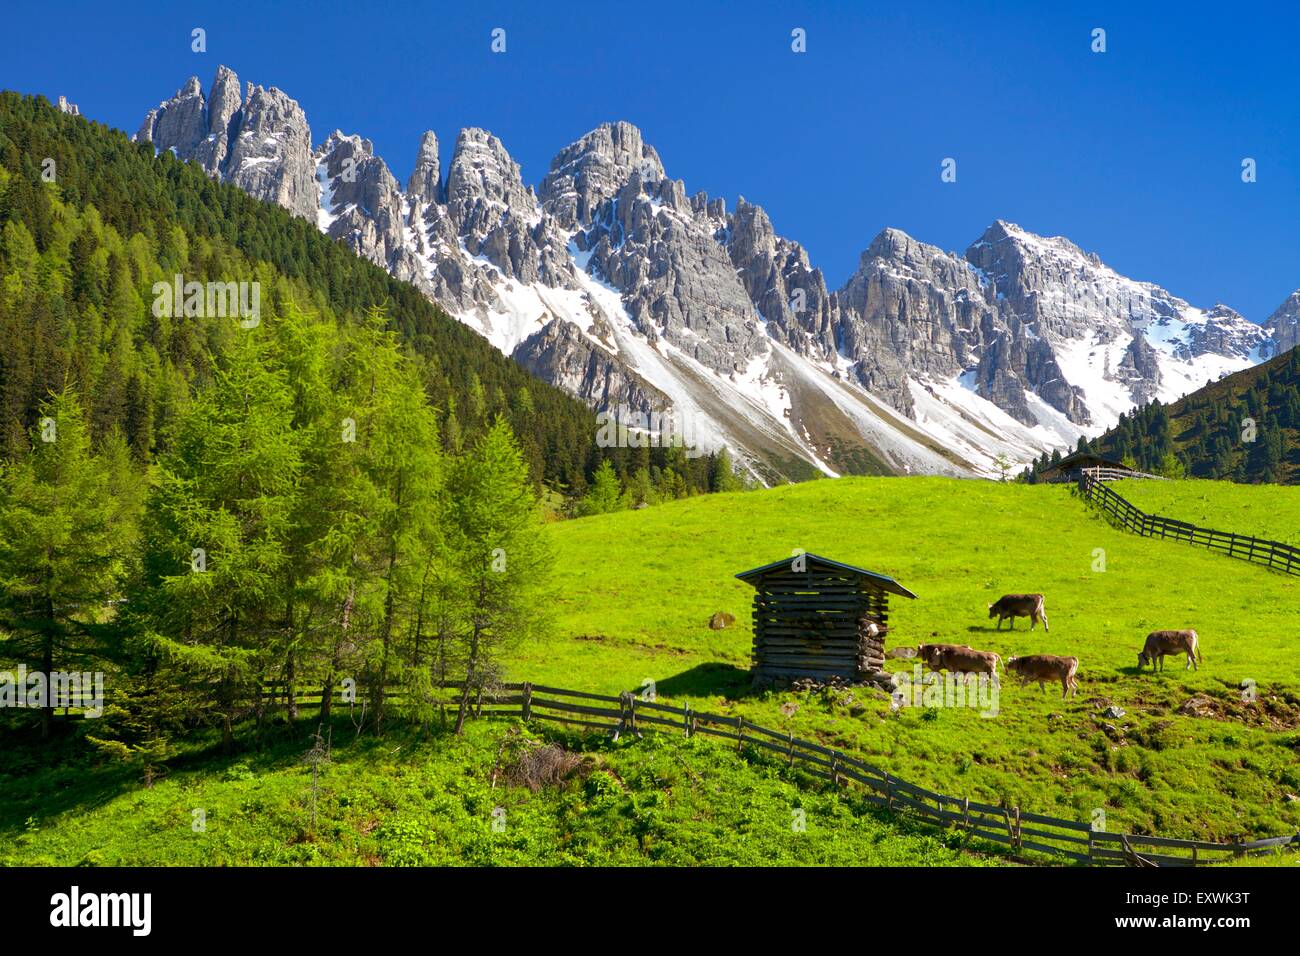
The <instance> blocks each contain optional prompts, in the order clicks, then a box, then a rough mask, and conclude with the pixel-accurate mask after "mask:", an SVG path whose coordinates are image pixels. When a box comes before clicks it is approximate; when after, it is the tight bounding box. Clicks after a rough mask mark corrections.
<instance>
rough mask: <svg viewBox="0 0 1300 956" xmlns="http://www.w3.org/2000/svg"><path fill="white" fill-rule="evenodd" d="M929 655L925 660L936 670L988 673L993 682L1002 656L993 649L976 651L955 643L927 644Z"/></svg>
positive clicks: (973, 673) (959, 672) (996, 676)
mask: <svg viewBox="0 0 1300 956" xmlns="http://www.w3.org/2000/svg"><path fill="white" fill-rule="evenodd" d="M923 646H926V647H929V648H931V653H930V656H929V657H927V658H925V662H926V663H927V664H929V665H930V667H931V668H932V669H934V670H936V671H941V670H946V671H948V672H949V673H951V674H967V675H970V676H973V675H975V674H988V675H990V676H991V677H992V678H993V681H994V683H996V682H997V679H998V664H999V663H1001V661H1002V658H1001V657H999V656H998V655H997V654H995V653H993V651H977V650H975V649H973V648H970V647H966V646H958V645H955V644H928V645H923Z"/></svg>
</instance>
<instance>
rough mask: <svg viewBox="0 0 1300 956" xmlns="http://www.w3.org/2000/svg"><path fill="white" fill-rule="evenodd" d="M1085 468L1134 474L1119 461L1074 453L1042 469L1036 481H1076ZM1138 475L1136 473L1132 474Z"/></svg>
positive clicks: (1087, 453) (1081, 452) (1078, 452)
mask: <svg viewBox="0 0 1300 956" xmlns="http://www.w3.org/2000/svg"><path fill="white" fill-rule="evenodd" d="M1085 468H1106V469H1109V470H1111V471H1129V472H1134V470H1133V469H1132V468H1130V467H1129V466H1128V465H1126V464H1124V463H1123V462H1121V461H1112V460H1111V459H1109V458H1103V457H1102V456H1101V455H1097V454H1094V453H1093V452H1090V451H1076V452H1071V453H1070V454H1068V455H1066V456H1065V457H1064V458H1062V459H1061V460H1060V461H1058V462H1057V463H1056V464H1054V465H1052V466H1051V467H1049V468H1044V469H1043V470H1042V471H1040V472H1039V473H1038V480H1039V481H1045V482H1057V481H1078V480H1079V473H1080V472H1082V471H1083V469H1085ZM1134 474H1138V472H1134Z"/></svg>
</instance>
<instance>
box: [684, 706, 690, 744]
mask: <svg viewBox="0 0 1300 956" xmlns="http://www.w3.org/2000/svg"><path fill="white" fill-rule="evenodd" d="M682 723H684V724H685V725H686V736H687V737H690V735H691V705H690V704H687V705H686V706H685V707H683V708H682Z"/></svg>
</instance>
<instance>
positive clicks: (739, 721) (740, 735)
mask: <svg viewBox="0 0 1300 956" xmlns="http://www.w3.org/2000/svg"><path fill="white" fill-rule="evenodd" d="M743 746H745V718H744V717H741V716H740V715H739V714H737V715H736V749H737V750H739V749H740V748H741V747H743Z"/></svg>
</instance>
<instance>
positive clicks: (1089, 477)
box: [1079, 468, 1300, 575]
mask: <svg viewBox="0 0 1300 956" xmlns="http://www.w3.org/2000/svg"><path fill="white" fill-rule="evenodd" d="M1101 471H1102V470H1101V469H1092V468H1089V469H1085V470H1084V471H1083V473H1082V474H1081V476H1080V478H1079V489H1080V491H1082V493H1083V496H1084V497H1085V498H1086V499H1088V500H1089V501H1091V502H1092V503H1093V504H1095V505H1097V506H1098V507H1099V508H1101V510H1102V511H1103V512H1104V513H1105V514H1106V515H1107V516H1108V517H1109V518H1110V519H1111V521H1112V522H1113V523H1114V524H1116V525H1118V526H1120V527H1122V528H1124V529H1125V530H1126V531H1132V532H1134V533H1135V534H1140V535H1143V536H1145V537H1148V538H1169V539H1172V540H1174V541H1182V542H1184V543H1186V544H1191V545H1196V546H1198V547H1202V548H1209V549H1210V550H1211V551H1218V552H1219V553H1220V554H1226V555H1228V557H1230V558H1240V559H1241V560H1243V561H1250V562H1251V563H1252V564H1262V565H1264V566H1265V567H1268V568H1271V569H1272V570H1274V571H1281V572H1282V573H1284V574H1297V575H1300V548H1297V547H1294V546H1293V545H1289V544H1283V543H1282V542H1281V541H1271V540H1268V539H1266V538H1256V537H1253V536H1251V535H1245V534H1234V533H1233V532H1231V531H1215V530H1213V529H1211V528H1202V527H1199V526H1197V525H1194V524H1189V523H1187V522H1186V521H1176V520H1174V519H1173V518H1165V517H1162V516H1161V515H1153V514H1147V513H1146V512H1145V511H1143V510H1142V509H1140V508H1138V507H1137V506H1136V505H1134V504H1132V503H1131V502H1130V501H1129V500H1128V499H1127V498H1124V497H1123V496H1122V495H1120V494H1119V492H1117V491H1115V490H1114V489H1112V488H1110V487H1109V486H1107V484H1106V482H1107V481H1108V480H1114V478H1112V477H1110V476H1107V475H1103V474H1100V472H1101ZM1123 477H1126V478H1132V477H1133V475H1131V474H1126V475H1124V476H1123Z"/></svg>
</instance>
